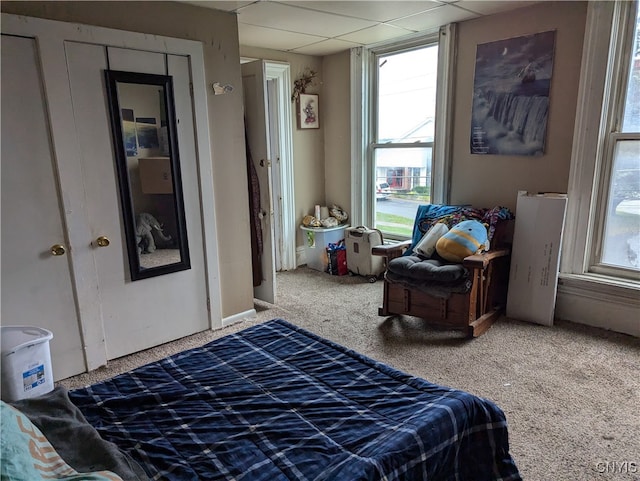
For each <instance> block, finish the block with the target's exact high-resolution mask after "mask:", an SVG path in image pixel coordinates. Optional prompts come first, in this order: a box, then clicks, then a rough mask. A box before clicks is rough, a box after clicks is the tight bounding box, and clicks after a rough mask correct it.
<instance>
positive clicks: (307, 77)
mask: <svg viewBox="0 0 640 481" xmlns="http://www.w3.org/2000/svg"><path fill="white" fill-rule="evenodd" d="M316 75H317V72H316V71H315V70H311V69H308V68H307V69H305V71H304V73H303V74H302V75H301V76H300V78H299V79H298V80H294V81H293V93H292V94H291V101H292V102H293V101H295V100H296V99H297V98H298V97H299V96H300V94H304V93H306V89H307V86H309V85H313V84H314V83H315V80H316Z"/></svg>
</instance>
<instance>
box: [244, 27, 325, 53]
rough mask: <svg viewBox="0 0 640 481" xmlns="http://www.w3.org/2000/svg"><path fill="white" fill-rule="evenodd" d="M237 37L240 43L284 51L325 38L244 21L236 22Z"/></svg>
mask: <svg viewBox="0 0 640 481" xmlns="http://www.w3.org/2000/svg"><path fill="white" fill-rule="evenodd" d="M238 38H239V43H240V45H247V46H249V47H260V48H270V49H273V50H284V51H287V50H291V49H293V48H297V47H302V46H304V45H309V44H312V43H317V42H320V41H322V40H325V38H324V37H317V36H315V35H305V34H302V33H295V32H285V31H284V30H276V29H273V28H266V27H258V26H255V25H247V24H244V23H238Z"/></svg>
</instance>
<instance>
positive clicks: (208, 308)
mask: <svg viewBox="0 0 640 481" xmlns="http://www.w3.org/2000/svg"><path fill="white" fill-rule="evenodd" d="M207 311H209V312H211V298H210V297H207Z"/></svg>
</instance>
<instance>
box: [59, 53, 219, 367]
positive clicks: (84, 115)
mask: <svg viewBox="0 0 640 481" xmlns="http://www.w3.org/2000/svg"><path fill="white" fill-rule="evenodd" d="M65 55H66V61H67V69H68V72H69V81H70V88H71V98H72V104H73V112H74V118H75V129H76V132H77V138H78V144H79V147H80V151H81V157H82V163H83V179H84V188H85V191H86V193H87V195H86V201H87V214H88V222H89V227H90V231H91V235H92V238H91V239H90V240H89V241H90V242H91V246H92V249H93V255H94V258H95V265H96V270H97V276H98V286H99V291H100V297H101V300H102V319H103V324H104V335H105V341H106V349H107V358H108V359H113V358H116V357H120V356H123V355H126V354H130V353H132V352H136V351H140V350H142V349H146V348H149V347H152V346H155V345H158V344H161V343H164V342H167V341H170V340H173V339H177V338H180V337H184V336H187V335H189V334H193V333H195V332H200V331H203V330H206V329H207V328H209V327H210V321H209V313H208V309H207V290H206V285H207V283H206V274H205V260H204V246H203V233H202V217H201V209H200V191H199V189H198V170H197V157H196V152H195V134H194V125H193V113H192V101H191V95H190V70H189V61H188V58H187V57H181V56H173V55H168V56H165V54H163V53H154V52H145V51H140V50H132V49H122V48H111V47H109V48H107V47H104V46H101V45H92V44H87V43H80V42H70V41H67V42H65ZM106 68H111V69H113V70H126V71H134V72H143V73H154V74H162V75H164V74H167V73H168V74H169V75H172V76H173V79H174V96H175V102H176V117H177V121H178V146H179V158H180V168H181V173H182V183H183V190H184V204H185V217H186V223H187V235H188V241H189V252H190V256H191V266H192V267H191V269H188V270H185V271H180V272H174V273H170V274H165V275H161V276H157V277H152V278H148V279H142V280H138V281H135V282H132V281H131V280H130V279H129V266H128V260H127V249H126V241H125V234H124V229H123V224H122V222H123V217H122V212H121V206H120V205H119V200H118V199H119V197H118V190H117V189H118V182H117V177H116V168H115V155H114V149H113V143H112V137H111V129H110V124H109V112H108V110H107V102H106V91H105V88H104V70H105V69H106ZM100 236H106V237H107V238H108V239H110V241H111V242H110V244H109V245H108V246H106V247H100V246H99V245H98V243H97V242H96V239H97V238H98V237H100Z"/></svg>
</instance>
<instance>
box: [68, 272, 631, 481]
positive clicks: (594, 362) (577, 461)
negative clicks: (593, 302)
mask: <svg viewBox="0 0 640 481" xmlns="http://www.w3.org/2000/svg"><path fill="white" fill-rule="evenodd" d="M277 284H278V289H277V301H276V305H270V304H266V303H263V302H260V301H256V305H255V307H256V311H257V313H258V315H257V318H256V319H247V320H244V321H241V322H238V323H236V324H234V325H232V326H230V327H227V328H225V329H221V330H218V331H207V332H203V333H200V334H196V335H193V336H189V337H187V338H184V339H181V340H178V341H175V342H172V343H169V344H165V345H163V346H159V347H157V348H154V349H150V350H148V351H144V352H141V353H137V354H134V355H132V356H127V357H125V358H121V359H116V360H114V361H111V362H110V363H109V365H108V366H107V367H105V368H101V369H98V370H96V371H93V372H91V373H87V374H83V375H80V376H76V377H74V378H70V379H67V380H65V381H62V382H61V384H63V385H65V386H67V387H69V388H73V387H79V386H83V385H86V384H90V383H93V382H95V381H98V380H100V379H105V378H108V377H111V376H113V375H115V374H118V373H120V372H124V371H127V370H129V369H132V368H134V367H137V366H139V365H142V364H146V363H148V362H151V361H154V360H156V359H160V358H162V357H165V356H167V355H170V354H173V353H175V352H179V351H181V350H184V349H188V348H191V347H196V346H199V345H202V344H204V343H206V342H208V341H210V340H212V339H215V338H218V337H221V336H223V335H226V334H228V333H231V332H236V331H238V330H240V329H244V328H246V327H248V326H250V325H253V324H255V323H258V322H263V321H265V320H269V319H273V318H275V317H280V318H283V319H285V320H287V321H289V322H292V323H294V324H297V325H299V326H301V327H304V328H305V329H308V330H310V331H312V332H315V333H317V334H319V335H321V336H323V337H326V338H328V339H331V340H333V341H335V342H338V343H341V344H343V345H345V346H347V347H349V348H352V349H354V350H356V351H359V352H361V353H363V354H365V355H368V356H370V357H373V358H375V359H377V360H379V361H382V362H385V363H387V364H389V365H391V366H393V367H395V368H398V369H401V370H403V371H406V372H408V373H411V374H413V375H416V376H420V377H423V378H425V379H427V380H429V381H432V382H436V383H439V384H444V385H447V386H451V387H455V388H458V389H464V390H466V391H469V392H472V393H474V394H476V395H478V396H482V397H485V398H488V399H491V400H493V401H495V402H496V403H497V404H498V405H499V406H500V407H501V408H502V409H503V410H504V412H505V414H506V416H507V420H508V422H509V432H510V444H511V452H512V455H513V457H514V458H515V460H516V463H517V464H518V467H519V468H520V471H521V473H522V476H523V478H524V479H525V480H530V481H565V480H566V481H590V480H615V481H618V480H619V481H623V480H635V481H638V480H640V339H638V338H634V337H631V336H626V335H623V334H617V333H613V332H610V331H605V330H601V329H595V328H591V327H588V326H584V325H580V324H574V323H569V322H558V323H556V325H555V326H553V327H542V326H538V325H535V324H530V323H526V322H521V321H516V320H510V319H506V318H503V319H501V320H500V321H499V322H498V323H497V324H495V325H494V326H493V327H492V328H491V329H490V330H489V331H488V332H487V333H486V334H485V335H483V336H481V337H479V338H477V339H474V340H467V339H465V338H464V337H462V335H461V334H459V333H457V332H455V331H442V330H436V329H433V328H431V327H429V326H425V325H424V324H423V322H422V321H421V320H419V319H415V318H408V317H405V318H401V319H400V318H387V319H385V318H381V317H378V315H377V309H378V306H379V304H380V302H381V298H382V283H381V282H377V283H375V284H370V283H368V282H367V281H366V279H364V278H361V277H350V276H344V277H335V276H330V275H328V274H323V273H320V272H317V271H314V270H311V269H308V268H306V267H301V268H298V269H296V270H295V271H290V272H283V273H278V275H277ZM345 481H348V480H345Z"/></svg>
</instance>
